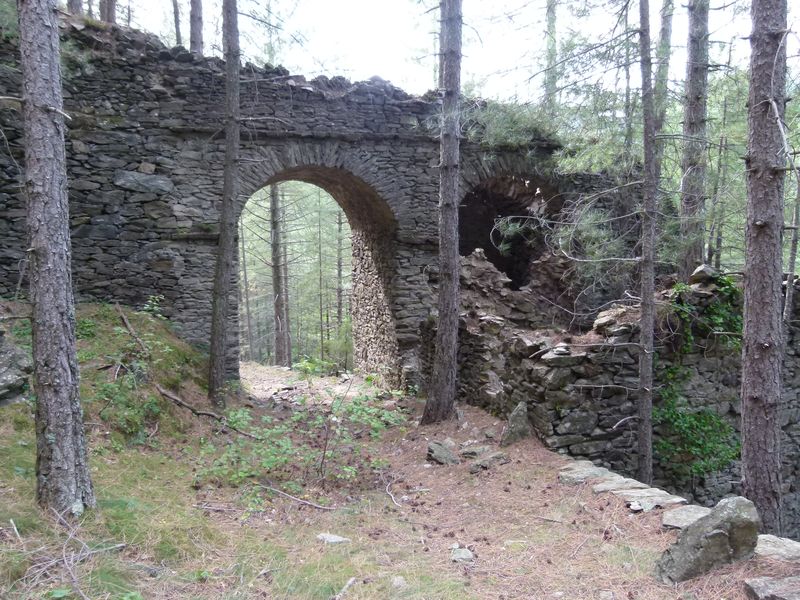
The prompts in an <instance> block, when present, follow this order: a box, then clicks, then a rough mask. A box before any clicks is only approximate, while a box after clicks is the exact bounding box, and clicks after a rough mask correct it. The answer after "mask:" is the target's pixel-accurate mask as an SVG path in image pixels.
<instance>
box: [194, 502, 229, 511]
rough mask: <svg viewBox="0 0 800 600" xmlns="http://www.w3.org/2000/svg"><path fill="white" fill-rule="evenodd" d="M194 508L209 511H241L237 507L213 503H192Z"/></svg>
mask: <svg viewBox="0 0 800 600" xmlns="http://www.w3.org/2000/svg"><path fill="white" fill-rule="evenodd" d="M192 508H199V509H200V510H207V511H209V512H239V511H238V510H237V509H235V508H227V507H225V506H213V505H211V504H205V503H203V504H192Z"/></svg>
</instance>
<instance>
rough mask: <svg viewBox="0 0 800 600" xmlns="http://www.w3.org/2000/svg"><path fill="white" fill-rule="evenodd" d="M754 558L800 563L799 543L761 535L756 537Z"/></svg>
mask: <svg viewBox="0 0 800 600" xmlns="http://www.w3.org/2000/svg"><path fill="white" fill-rule="evenodd" d="M756 556H764V557H768V558H774V559H778V560H788V561H800V542H795V541H794V540H790V539H787V538H780V537H777V536H774V535H769V534H763V535H760V536H758V544H756Z"/></svg>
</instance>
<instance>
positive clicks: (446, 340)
mask: <svg viewBox="0 0 800 600" xmlns="http://www.w3.org/2000/svg"><path fill="white" fill-rule="evenodd" d="M441 6H442V29H441V30H442V55H443V61H442V81H443V82H444V100H443V101H442V133H441V159H440V165H439V303H438V309H439V322H438V326H437V329H436V353H435V356H434V364H433V379H432V384H431V386H430V390H429V396H428V401H427V402H426V403H425V411H424V412H423V415H422V421H421V423H423V424H425V423H436V422H438V421H443V420H445V419H449V418H450V417H451V416H452V415H453V412H454V410H453V406H454V404H455V397H456V373H457V355H458V312H459V301H458V297H459V290H458V286H459V275H460V272H461V262H460V258H459V254H458V204H459V201H460V197H459V196H460V193H459V137H458V136H459V105H460V92H461V25H462V13H461V0H442V5H441Z"/></svg>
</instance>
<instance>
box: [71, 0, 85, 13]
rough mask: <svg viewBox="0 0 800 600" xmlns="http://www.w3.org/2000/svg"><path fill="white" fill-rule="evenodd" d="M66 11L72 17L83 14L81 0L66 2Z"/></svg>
mask: <svg viewBox="0 0 800 600" xmlns="http://www.w3.org/2000/svg"><path fill="white" fill-rule="evenodd" d="M67 10H68V11H69V12H71V13H72V14H73V15H82V14H83V0H69V1H68V2H67Z"/></svg>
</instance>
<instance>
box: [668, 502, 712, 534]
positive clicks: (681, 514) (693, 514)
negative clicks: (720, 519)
mask: <svg viewBox="0 0 800 600" xmlns="http://www.w3.org/2000/svg"><path fill="white" fill-rule="evenodd" d="M710 512H711V509H710V508H707V507H705V506H697V505H695V504H689V505H688V506H681V507H680V508H673V509H672V510H668V511H666V512H665V513H664V514H663V515H662V516H661V526H662V527H663V528H664V529H683V528H684V527H688V526H689V525H691V524H692V523H694V522H695V521H697V520H698V519H702V518H703V517H705V516H706V515H707V514H708V513H710Z"/></svg>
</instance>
